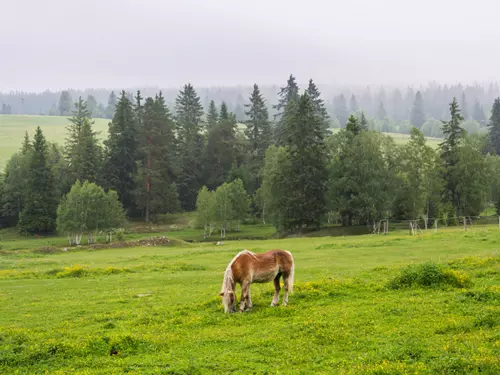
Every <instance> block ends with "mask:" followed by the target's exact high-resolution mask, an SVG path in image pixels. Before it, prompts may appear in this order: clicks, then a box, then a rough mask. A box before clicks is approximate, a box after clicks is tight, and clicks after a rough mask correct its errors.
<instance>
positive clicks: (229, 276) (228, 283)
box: [221, 250, 256, 293]
mask: <svg viewBox="0 0 500 375" xmlns="http://www.w3.org/2000/svg"><path fill="white" fill-rule="evenodd" d="M243 254H248V255H251V256H254V257H255V256H256V255H255V254H254V253H252V252H251V251H249V250H243V251H240V252H239V253H238V254H236V255H235V257H234V258H233V259H232V260H231V262H229V264H228V265H227V267H226V271H225V272H224V280H223V281H222V289H221V293H225V292H230V291H232V289H233V288H232V285H233V281H234V280H233V270H232V269H231V267H232V266H233V263H234V262H235V261H236V259H238V258H239V257H240V256H241V255H243Z"/></svg>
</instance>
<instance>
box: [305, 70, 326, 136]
mask: <svg viewBox="0 0 500 375" xmlns="http://www.w3.org/2000/svg"><path fill="white" fill-rule="evenodd" d="M307 95H309V98H310V99H311V101H312V102H313V105H314V110H315V111H316V114H317V115H318V116H319V117H320V118H322V119H323V122H324V128H325V130H326V129H328V118H329V116H328V112H327V111H326V108H325V102H324V100H323V99H321V93H320V92H319V90H318V88H317V87H316V84H315V83H314V82H313V80H312V79H310V80H309V86H308V87H307Z"/></svg>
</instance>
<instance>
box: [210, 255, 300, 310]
mask: <svg viewBox="0 0 500 375" xmlns="http://www.w3.org/2000/svg"><path fill="white" fill-rule="evenodd" d="M293 276H294V263H293V256H292V254H291V253H290V252H289V251H284V250H269V251H267V252H265V253H262V254H254V253H252V252H251V251H248V250H243V251H242V252H240V253H238V254H237V255H236V256H235V257H234V258H233V260H232V261H231V262H230V263H229V265H228V266H227V268H226V272H224V280H223V282H222V290H221V292H220V295H221V296H222V304H223V306H224V312H225V313H227V312H235V311H236V296H235V291H236V283H238V284H240V285H241V300H240V312H243V311H245V304H246V305H247V309H248V310H249V309H251V308H252V301H251V300H250V284H251V283H268V282H270V281H273V280H274V297H273V301H272V302H271V306H276V305H277V304H278V300H279V293H280V277H283V283H284V287H285V295H284V299H283V305H285V306H286V305H287V304H288V293H289V292H290V293H291V292H292V291H293Z"/></svg>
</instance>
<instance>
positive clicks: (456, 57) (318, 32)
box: [0, 0, 500, 91]
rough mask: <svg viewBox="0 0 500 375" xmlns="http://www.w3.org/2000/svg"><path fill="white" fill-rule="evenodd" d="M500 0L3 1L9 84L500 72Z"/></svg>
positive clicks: (1, 83) (367, 80) (388, 78)
mask: <svg viewBox="0 0 500 375" xmlns="http://www.w3.org/2000/svg"><path fill="white" fill-rule="evenodd" d="M499 15H500V0H475V1H469V0H418V1H416V0H413V1H408V0H345V1H338V0H307V1H302V0H300V1H298V0H176V1H174V0H142V1H140V0H134V1H132V0H85V1H76V0H45V1H40V0H2V1H1V6H0V51H1V53H0V90H2V91H6V90H10V89H15V90H27V91H42V90H44V89H61V88H88V87H108V88H109V87H113V88H122V87H127V88H129V87H133V86H160V87H178V86H179V85H181V84H183V83H186V82H192V83H193V84H194V85H196V86H207V85H236V84H251V83H253V82H257V83H260V84H269V83H278V84H282V83H283V82H284V81H285V80H286V78H287V76H288V74H290V73H293V74H294V75H296V76H297V78H298V80H299V82H301V83H304V82H306V80H307V79H309V78H310V77H312V78H313V79H314V80H315V81H317V82H318V83H335V84H342V85H344V84H346V85H348V84H362V85H367V84H417V83H427V82H429V81H432V80H436V81H438V82H442V83H455V82H458V81H461V82H463V83H472V82H474V81H486V80H500V21H499V20H500V19H499Z"/></svg>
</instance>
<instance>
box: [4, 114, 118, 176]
mask: <svg viewBox="0 0 500 375" xmlns="http://www.w3.org/2000/svg"><path fill="white" fill-rule="evenodd" d="M94 121H95V124H94V130H95V131H96V132H100V134H99V136H100V138H101V139H104V138H105V137H106V136H107V131H108V123H109V121H110V120H108V119H101V118H98V119H94ZM68 123H69V121H68V118H67V117H63V116H23V115H0V170H3V168H4V166H5V163H6V162H7V160H8V159H9V158H10V156H11V155H12V154H13V153H14V152H16V151H17V150H19V148H20V147H21V143H22V141H23V138H24V132H25V131H28V133H29V135H30V137H31V136H32V135H33V134H34V131H35V129H36V127H37V126H40V127H41V128H42V131H43V133H44V135H45V136H46V137H47V140H48V141H50V142H54V143H58V144H60V145H61V146H62V145H63V144H64V139H65V138H66V126H67V125H68Z"/></svg>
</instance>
